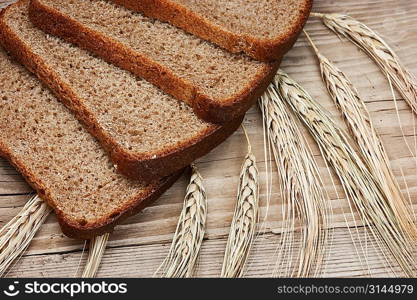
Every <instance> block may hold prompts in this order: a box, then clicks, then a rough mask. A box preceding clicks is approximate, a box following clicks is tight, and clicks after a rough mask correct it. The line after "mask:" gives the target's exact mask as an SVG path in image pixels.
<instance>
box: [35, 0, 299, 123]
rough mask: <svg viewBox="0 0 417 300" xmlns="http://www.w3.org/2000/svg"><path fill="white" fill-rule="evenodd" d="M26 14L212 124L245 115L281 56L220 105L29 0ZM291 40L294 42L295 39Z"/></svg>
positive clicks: (125, 49) (160, 67)
mask: <svg viewBox="0 0 417 300" xmlns="http://www.w3.org/2000/svg"><path fill="white" fill-rule="evenodd" d="M126 3H131V4H132V5H133V3H139V1H134V2H131V1H130V2H129V1H126ZM29 12H30V14H29V15H30V19H31V21H32V23H33V24H35V25H36V26H37V27H39V28H40V29H42V30H43V31H45V32H47V33H49V34H53V35H56V36H59V37H61V38H63V39H64V40H66V41H68V42H70V43H73V44H76V45H77V46H79V47H82V48H84V49H86V50H88V51H91V52H93V53H94V54H96V55H98V56H100V57H101V58H103V59H104V60H106V61H108V62H110V63H113V64H115V65H117V66H118V67H120V68H122V69H125V70H128V71H130V72H132V73H133V74H135V75H137V76H139V77H142V78H144V79H146V80H147V81H149V82H151V83H152V84H154V85H156V86H158V87H159V88H161V89H162V90H163V91H165V92H166V93H168V94H170V95H172V96H173V97H175V98H177V99H179V100H181V101H184V102H186V103H187V104H188V105H190V106H191V107H192V108H193V110H194V112H195V113H196V114H197V115H198V116H199V117H200V118H202V119H203V120H206V121H208V122H213V123H225V122H231V121H232V120H234V119H236V118H238V117H240V116H242V115H244V113H245V112H246V111H247V110H248V109H249V108H250V107H251V106H252V105H253V104H254V103H255V101H256V100H257V99H258V98H259V97H260V96H261V95H262V93H263V92H264V90H265V88H266V87H267V86H268V84H269V83H270V81H271V78H272V77H273V76H274V75H275V73H276V71H277V69H278V66H279V63H280V60H281V58H282V55H278V56H277V57H275V60H276V61H274V62H271V63H269V64H267V65H265V67H264V68H263V70H262V72H260V73H259V74H257V75H256V76H254V78H253V80H252V81H251V82H250V83H248V85H247V86H245V87H242V89H241V90H240V92H238V93H237V94H236V95H234V96H233V97H230V98H229V99H223V100H222V102H221V103H219V102H218V101H216V100H215V99H212V98H210V97H208V96H207V95H205V94H204V93H203V92H201V90H200V89H199V87H198V86H195V85H193V84H192V83H191V82H189V81H187V80H184V79H183V78H181V77H179V76H178V75H176V74H174V73H173V72H172V71H171V70H169V69H168V68H166V67H165V66H163V65H160V64H159V63H157V62H155V61H153V60H152V59H150V58H148V57H146V56H145V55H142V54H140V53H138V52H136V51H134V50H133V49H131V48H129V47H126V46H125V45H123V44H121V43H119V42H117V41H115V40H114V39H112V38H110V37H107V36H105V35H102V34H100V33H98V32H96V31H93V30H90V29H88V28H86V27H85V26H83V25H82V24H81V23H79V22H77V21H76V20H73V19H71V18H68V17H67V16H66V15H64V14H62V13H60V12H59V11H57V10H56V9H54V8H51V7H48V6H46V5H44V4H43V3H42V2H41V1H39V0H31V3H30V6H29ZM293 38H294V41H295V38H296V37H293Z"/></svg>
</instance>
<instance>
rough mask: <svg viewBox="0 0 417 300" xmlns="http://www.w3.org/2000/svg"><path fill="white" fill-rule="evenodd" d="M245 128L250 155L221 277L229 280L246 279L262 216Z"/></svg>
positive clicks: (250, 153) (250, 154)
mask: <svg viewBox="0 0 417 300" xmlns="http://www.w3.org/2000/svg"><path fill="white" fill-rule="evenodd" d="M242 129H243V131H244V133H245V136H246V140H247V143H248V153H247V154H246V156H245V160H244V162H243V165H242V168H241V171H240V177H239V178H240V180H239V187H238V192H237V202H236V207H235V212H234V215H233V220H232V224H231V225H230V233H229V238H228V240H227V245H226V251H225V253H224V260H223V267H222V272H221V277H228V278H233V277H242V276H243V271H244V267H245V264H246V261H247V258H248V255H249V251H250V249H251V246H252V243H253V238H254V236H255V230H256V224H257V222H258V217H259V216H258V212H259V182H258V169H257V167H256V158H255V156H254V155H253V153H252V149H251V144H250V140H249V137H248V134H247V132H246V129H245V127H244V126H243V125H242Z"/></svg>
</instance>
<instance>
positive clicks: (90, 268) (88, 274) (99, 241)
mask: <svg viewBox="0 0 417 300" xmlns="http://www.w3.org/2000/svg"><path fill="white" fill-rule="evenodd" d="M109 236H110V233H105V234H103V235H100V236H96V237H93V238H92V239H91V240H90V247H89V251H88V258H87V263H86V265H85V267H84V271H83V274H82V275H81V277H83V278H93V277H95V276H96V274H97V270H98V267H99V266H100V262H101V259H102V258H103V255H104V251H105V250H106V245H107V241H108V240H109Z"/></svg>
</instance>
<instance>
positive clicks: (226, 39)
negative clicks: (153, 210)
mask: <svg viewBox="0 0 417 300" xmlns="http://www.w3.org/2000/svg"><path fill="white" fill-rule="evenodd" d="M311 2H312V1H311V0H258V1H246V0H229V1H223V0H200V1H195V0H112V1H105V0H20V1H18V2H17V3H15V4H13V5H11V6H9V7H8V8H6V9H4V10H3V11H2V12H1V14H0V43H1V49H0V87H1V89H0V155H1V156H3V157H5V158H7V159H8V160H9V161H10V162H11V163H12V164H13V165H14V166H15V167H16V168H17V169H18V170H19V171H20V172H21V173H22V174H23V176H24V177H25V178H26V180H27V181H28V183H29V184H30V185H31V186H32V187H33V188H34V189H35V190H36V191H37V193H38V194H39V196H40V197H41V198H42V199H44V200H45V201H47V203H48V204H49V205H50V206H51V207H52V208H53V209H54V211H55V213H56V214H57V216H58V219H59V222H60V225H61V228H62V230H63V232H64V233H65V234H66V235H68V236H70V237H74V238H81V239H89V238H91V237H93V236H96V235H99V234H103V233H105V232H109V231H111V230H112V228H113V227H114V226H115V224H117V223H118V222H120V220H122V219H123V218H125V217H127V216H129V215H132V214H134V213H136V212H138V211H139V210H140V209H142V208H143V207H144V206H145V205H147V203H149V201H151V200H154V199H156V198H157V197H158V196H160V195H161V194H162V193H163V192H164V191H165V190H166V189H167V188H168V187H169V186H170V185H171V184H173V183H174V182H175V180H176V179H177V178H178V177H179V175H180V174H181V172H182V170H183V169H184V168H186V167H187V166H188V165H189V164H190V163H192V162H193V161H194V160H196V159H197V158H199V157H201V156H203V155H205V154H206V153H208V152H209V151H210V150H212V149H213V148H214V147H216V146H217V145H218V144H220V143H221V142H223V141H224V140H225V139H226V138H227V137H228V136H230V135H231V134H232V133H233V132H234V131H235V130H236V129H237V128H238V127H239V125H240V123H241V122H242V119H243V117H244V114H245V112H246V111H247V110H248V109H249V108H250V107H251V106H252V105H253V104H254V102H255V101H256V100H257V98H258V97H259V96H260V95H261V94H262V93H263V91H264V90H265V88H266V87H267V86H268V84H269V83H270V81H271V79H272V77H273V76H274V75H275V72H276V71H277V68H278V66H279V63H280V61H281V59H282V56H283V55H284V54H285V52H286V51H288V50H289V49H290V48H291V46H292V45H293V43H294V42H295V40H296V38H297V36H298V34H299V33H300V31H301V29H302V27H303V25H304V23H305V22H306V19H307V17H308V14H309V11H310V9H311V4H312V3H311ZM19 63H20V64H19Z"/></svg>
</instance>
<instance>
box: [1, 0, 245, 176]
mask: <svg viewBox="0 0 417 300" xmlns="http://www.w3.org/2000/svg"><path fill="white" fill-rule="evenodd" d="M0 42H1V43H2V44H3V45H4V47H5V48H6V49H7V50H8V51H10V52H11V53H12V54H13V55H14V56H15V57H16V58H17V59H18V60H19V61H20V62H21V63H23V64H24V65H25V66H26V67H27V68H28V69H29V70H31V71H32V72H34V73H35V74H36V75H37V76H38V77H39V78H40V79H41V80H42V81H43V82H44V83H45V84H46V85H47V86H48V87H50V88H51V90H52V91H53V92H54V93H55V94H56V95H57V96H58V98H59V99H60V100H61V101H62V102H63V103H64V104H66V105H67V106H68V107H69V108H70V109H71V110H72V111H73V112H74V113H75V115H76V116H77V118H78V119H79V120H81V121H82V122H83V123H84V124H85V125H86V127H87V129H88V130H89V131H90V132H91V133H92V134H93V135H94V136H95V137H97V139H98V140H99V141H100V142H101V143H102V145H103V146H104V147H105V149H106V150H108V152H109V153H110V156H111V158H112V160H113V162H114V163H115V164H116V165H117V168H118V171H120V172H121V173H123V174H125V175H126V176H128V177H130V178H134V179H140V180H148V181H149V180H152V179H153V178H158V177H162V176H166V175H169V174H171V173H173V172H174V171H176V170H179V169H182V168H184V167H186V166H187V165H189V164H190V163H191V162H193V161H194V160H195V159H197V158H198V157H201V156H203V155H205V154H206V153H208V152H209V151H210V150H212V149H213V148H214V147H215V146H217V145H218V144H220V143H221V142H223V141H224V140H225V139H226V138H227V137H228V136H229V135H231V134H232V133H233V132H234V131H235V130H236V129H237V128H238V127H239V125H240V123H241V121H242V117H240V118H238V119H236V120H234V121H232V122H230V123H227V124H225V125H223V126H219V125H215V124H211V123H207V122H204V121H202V120H201V119H199V118H198V117H197V116H196V115H195V114H194V113H193V112H192V110H191V108H190V107H188V106H187V105H186V104H185V103H183V102H181V101H178V100H176V99H174V98H172V97H171V96H168V95H167V94H165V93H163V92H162V91H160V90H159V89H158V88H156V87H155V86H153V85H152V84H150V83H148V82H147V81H146V80H142V79H139V78H136V77H135V76H134V75H132V74H131V73H130V72H128V71H125V70H122V69H119V68H117V67H115V66H113V65H111V64H109V63H106V62H105V61H104V60H102V59H100V58H96V57H93V56H92V55H90V54H89V53H88V52H87V51H85V50H82V49H80V48H78V47H75V46H73V45H71V44H68V43H66V42H64V41H62V40H60V39H59V38H56V37H53V36H49V35H47V34H45V33H44V32H43V31H41V30H40V29H38V28H36V27H35V26H33V24H32V23H31V22H30V20H29V17H28V1H20V2H17V3H16V4H13V5H11V6H9V7H8V8H7V9H5V10H4V11H3V13H2V15H1V16H0Z"/></svg>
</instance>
